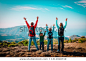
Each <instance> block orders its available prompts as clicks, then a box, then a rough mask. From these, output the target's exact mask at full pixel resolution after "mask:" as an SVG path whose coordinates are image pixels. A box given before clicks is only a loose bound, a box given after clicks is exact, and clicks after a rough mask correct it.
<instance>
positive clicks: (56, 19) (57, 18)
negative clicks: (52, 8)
mask: <svg viewBox="0 0 86 61" xmlns="http://www.w3.org/2000/svg"><path fill="white" fill-rule="evenodd" d="M57 22H58V18H57V17H56V26H57V28H59V26H58V23H57Z"/></svg>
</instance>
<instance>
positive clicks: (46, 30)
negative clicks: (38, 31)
mask: <svg viewBox="0 0 86 61" xmlns="http://www.w3.org/2000/svg"><path fill="white" fill-rule="evenodd" d="M46 32H48V25H47V24H46Z"/></svg>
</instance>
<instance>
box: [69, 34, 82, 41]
mask: <svg viewBox="0 0 86 61" xmlns="http://www.w3.org/2000/svg"><path fill="white" fill-rule="evenodd" d="M80 37H81V36H79V35H72V36H70V37H69V38H71V39H72V40H73V39H74V38H80Z"/></svg>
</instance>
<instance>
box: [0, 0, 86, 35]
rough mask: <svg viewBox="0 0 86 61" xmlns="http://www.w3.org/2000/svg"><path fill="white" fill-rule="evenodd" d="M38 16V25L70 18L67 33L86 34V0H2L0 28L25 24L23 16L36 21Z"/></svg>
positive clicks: (41, 25)
mask: <svg viewBox="0 0 86 61" xmlns="http://www.w3.org/2000/svg"><path fill="white" fill-rule="evenodd" d="M37 16H39V21H38V27H45V24H48V26H52V25H53V24H56V23H55V22H56V17H58V24H59V23H60V22H62V23H63V24H65V19H66V18H68V24H67V27H66V33H65V34H68V33H70V32H71V33H72V34H79V35H86V0H0V28H8V27H14V26H20V25H25V21H24V19H23V17H26V18H27V21H28V22H29V23H30V22H35V21H36V17H37ZM72 34H71V35H72ZM67 36H68V35H67Z"/></svg>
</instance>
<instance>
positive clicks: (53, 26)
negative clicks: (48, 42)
mask: <svg viewBox="0 0 86 61" xmlns="http://www.w3.org/2000/svg"><path fill="white" fill-rule="evenodd" d="M54 26H55V24H53V30H52V31H53V32H54Z"/></svg>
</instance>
